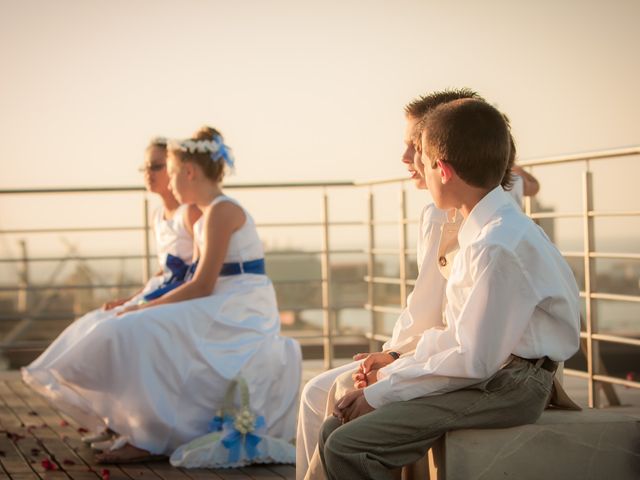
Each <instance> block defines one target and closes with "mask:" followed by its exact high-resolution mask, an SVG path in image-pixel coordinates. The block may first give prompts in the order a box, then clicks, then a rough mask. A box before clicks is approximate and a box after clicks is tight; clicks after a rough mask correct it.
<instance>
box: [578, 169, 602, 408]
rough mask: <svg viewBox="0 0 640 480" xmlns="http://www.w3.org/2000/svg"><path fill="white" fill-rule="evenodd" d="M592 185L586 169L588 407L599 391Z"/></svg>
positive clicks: (584, 179)
mask: <svg viewBox="0 0 640 480" xmlns="http://www.w3.org/2000/svg"><path fill="white" fill-rule="evenodd" d="M592 187H593V185H592V176H591V172H590V171H589V164H588V162H587V170H586V171H585V172H583V175H582V205H583V236H584V292H585V305H586V309H585V313H586V315H585V316H586V319H585V320H586V333H587V374H588V376H589V383H588V392H589V407H590V408H595V407H597V406H599V404H600V401H599V400H600V399H599V391H598V388H597V387H598V386H597V383H596V381H595V380H594V378H593V376H594V375H597V374H598V373H599V371H600V369H599V359H600V353H599V348H598V343H597V342H596V341H594V340H593V337H592V335H593V334H594V333H596V332H597V331H598V330H597V318H596V313H595V302H594V300H593V298H592V297H591V294H592V292H593V291H594V290H595V278H596V276H595V268H594V267H595V265H594V262H595V260H594V259H593V258H591V252H592V251H594V250H595V235H594V229H593V218H592V217H591V216H590V212H591V211H592V210H593V188H592Z"/></svg>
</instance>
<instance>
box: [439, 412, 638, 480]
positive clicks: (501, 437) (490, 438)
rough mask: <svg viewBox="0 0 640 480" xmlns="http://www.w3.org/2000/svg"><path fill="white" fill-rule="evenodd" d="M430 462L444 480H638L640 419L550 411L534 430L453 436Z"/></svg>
mask: <svg viewBox="0 0 640 480" xmlns="http://www.w3.org/2000/svg"><path fill="white" fill-rule="evenodd" d="M430 463H432V468H431V472H432V473H431V478H432V479H436V478H437V479H439V480H444V479H446V480H494V479H508V478H511V479H518V480H529V479H531V480H540V479H545V480H553V479H562V480H572V479H576V480H578V479H579V480H587V479H594V480H595V479H606V480H627V479H629V480H638V479H640V420H638V419H637V418H634V417H631V416H628V415H623V414H620V413H616V412H612V411H603V410H585V411H582V412H569V411H558V410H547V411H545V412H544V413H543V415H542V417H541V418H540V420H538V422H537V423H536V424H534V425H524V426H521V427H514V428H506V429H493V430H459V431H454V432H449V433H447V434H446V435H445V436H444V437H443V438H442V440H441V441H440V442H439V444H438V445H437V446H436V447H434V449H433V453H432V462H430Z"/></svg>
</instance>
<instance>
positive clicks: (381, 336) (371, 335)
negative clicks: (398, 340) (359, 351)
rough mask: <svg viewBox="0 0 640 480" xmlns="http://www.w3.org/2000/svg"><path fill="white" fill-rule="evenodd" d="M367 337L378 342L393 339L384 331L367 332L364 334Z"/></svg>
mask: <svg viewBox="0 0 640 480" xmlns="http://www.w3.org/2000/svg"><path fill="white" fill-rule="evenodd" d="M364 336H365V337H367V339H369V340H375V341H376V342H386V341H387V340H389V339H391V335H386V334H384V333H371V332H367V333H365V334H364Z"/></svg>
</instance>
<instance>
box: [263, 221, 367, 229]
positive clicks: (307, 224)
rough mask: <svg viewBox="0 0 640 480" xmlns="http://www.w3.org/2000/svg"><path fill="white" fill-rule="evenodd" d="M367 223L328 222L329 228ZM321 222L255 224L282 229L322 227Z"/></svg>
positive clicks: (357, 225)
mask: <svg viewBox="0 0 640 480" xmlns="http://www.w3.org/2000/svg"><path fill="white" fill-rule="evenodd" d="M366 224H367V222H361V221H356V220H344V221H332V222H329V226H330V227H362V226H365V225H366ZM322 226H323V223H322V222H273V223H257V224H256V227H258V228H274V227H275V228H284V227H322Z"/></svg>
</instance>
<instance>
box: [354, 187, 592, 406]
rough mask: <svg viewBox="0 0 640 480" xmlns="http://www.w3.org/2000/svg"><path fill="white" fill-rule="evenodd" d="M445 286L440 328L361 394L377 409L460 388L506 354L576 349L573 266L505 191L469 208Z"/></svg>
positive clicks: (554, 355) (563, 354)
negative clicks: (443, 315)
mask: <svg viewBox="0 0 640 480" xmlns="http://www.w3.org/2000/svg"><path fill="white" fill-rule="evenodd" d="M458 241H459V244H460V251H459V252H458V254H457V255H456V257H455V260H454V262H453V267H452V271H451V276H450V277H449V281H448V284H447V287H446V301H447V306H446V309H445V319H446V325H447V326H446V327H444V328H430V329H428V330H426V331H424V332H423V333H422V334H421V336H420V340H419V341H418V343H417V346H416V350H415V352H414V354H413V355H406V356H404V357H402V358H400V359H398V360H396V361H395V362H393V363H392V364H390V365H388V366H387V367H385V368H383V369H381V370H380V371H379V372H378V381H377V382H376V383H375V384H373V385H371V386H369V387H366V388H365V390H364V394H365V398H366V400H367V402H368V403H369V404H370V405H371V406H372V407H374V408H379V407H381V406H382V405H385V404H387V403H391V402H396V401H402V400H410V399H412V398H417V397H423V396H427V395H435V394H442V393H446V392H449V391H453V390H457V389H460V388H464V387H465V386H469V385H472V384H474V383H477V382H479V381H481V380H483V379H486V378H489V377H490V376H491V375H493V374H494V373H495V372H497V371H498V370H499V369H500V368H501V366H502V365H504V363H505V362H506V361H507V359H508V358H509V355H511V354H515V355H518V356H520V357H523V358H540V357H543V356H545V355H546V356H548V357H549V358H551V359H552V360H556V361H564V360H566V359H568V358H569V357H571V356H572V355H573V354H574V353H575V352H576V351H577V350H578V347H579V335H580V302H579V296H578V288H577V285H576V282H575V278H574V276H573V273H572V272H571V269H570V268H569V266H568V265H567V263H566V261H565V260H564V259H563V258H562V256H561V255H560V252H558V250H557V249H556V248H555V246H554V245H553V244H552V243H551V241H550V240H549V238H548V237H547V236H546V235H545V233H544V232H543V231H542V229H541V228H540V227H538V226H537V225H536V224H534V223H533V222H532V221H531V219H529V218H528V217H526V216H525V215H524V214H523V213H522V212H521V211H520V210H519V209H518V207H517V206H516V205H515V204H514V202H513V201H512V200H511V199H510V198H509V196H508V194H507V193H505V191H504V190H503V189H502V187H496V188H495V189H494V190H492V191H491V192H489V193H488V194H487V195H486V196H485V197H484V198H483V199H482V200H481V201H480V202H479V203H478V204H477V205H476V206H475V207H474V209H473V210H472V211H471V213H470V214H469V216H468V218H467V219H466V220H465V222H464V224H463V225H462V227H461V229H460V232H459V234H458Z"/></svg>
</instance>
